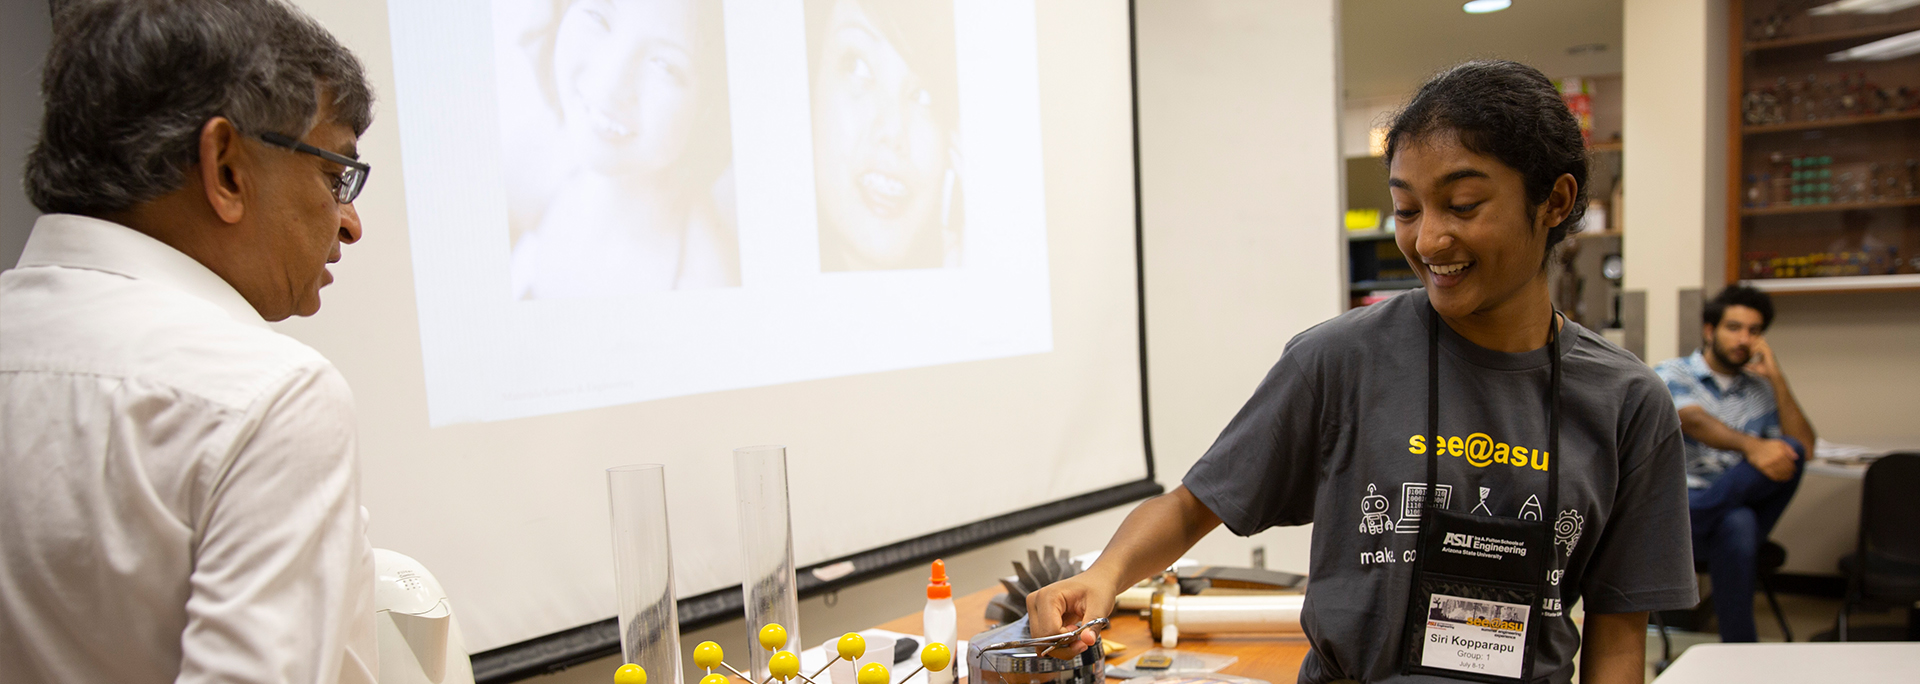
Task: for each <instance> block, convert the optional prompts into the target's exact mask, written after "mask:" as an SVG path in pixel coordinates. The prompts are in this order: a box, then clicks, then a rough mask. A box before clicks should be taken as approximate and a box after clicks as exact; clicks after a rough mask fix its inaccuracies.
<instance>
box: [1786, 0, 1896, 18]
mask: <svg viewBox="0 0 1920 684" xmlns="http://www.w3.org/2000/svg"><path fill="white" fill-rule="evenodd" d="M1916 5H1920V0H1840V1H1839V2H1830V3H1827V4H1825V5H1821V6H1819V7H1815V8H1813V9H1810V10H1807V14H1812V15H1816V16H1818V15H1825V14H1886V13H1888V12H1898V11H1900V10H1903V9H1906V8H1908V7H1913V6H1916Z"/></svg>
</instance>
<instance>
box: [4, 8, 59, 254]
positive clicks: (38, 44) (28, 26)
mask: <svg viewBox="0 0 1920 684" xmlns="http://www.w3.org/2000/svg"><path fill="white" fill-rule="evenodd" d="M52 34H53V25H52V21H51V20H49V19H48V17H47V3H46V0H7V2H4V3H0V269H7V268H13V265H14V263H15V262H18V261H19V260H20V248H21V247H24V246H26V244H27V233H28V232H29V231H30V230H32V228H33V220H34V218H35V217H38V216H39V215H40V212H39V211H38V210H35V209H34V208H33V205H32V204H29V203H28V202H27V195H26V193H25V192H24V191H22V190H21V189H20V170H21V166H22V165H23V164H25V163H26V157H27V149H28V148H29V147H31V146H32V145H33V141H34V139H35V138H37V137H38V136H39V130H40V59H41V57H42V56H44V55H45V54H46V52H47V43H48V42H49V41H50V40H51V38H52Z"/></svg>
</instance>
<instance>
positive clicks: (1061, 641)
mask: <svg viewBox="0 0 1920 684" xmlns="http://www.w3.org/2000/svg"><path fill="white" fill-rule="evenodd" d="M1112 625H1113V623H1112V622H1111V621H1109V620H1108V619H1106V618H1094V619H1092V620H1087V621H1085V622H1082V623H1080V624H1079V625H1078V626H1075V627H1074V628H1073V630H1072V631H1069V632H1062V633H1060V634H1055V635H1053V636H1043V637H1033V638H1031V639H1014V640H1012V641H1002V642H1000V643H997V644H988V645H986V646H983V647H981V648H980V650H981V651H982V652H986V651H1007V650H1012V649H1016V648H1032V647H1037V646H1045V647H1047V648H1046V650H1044V651H1041V654H1042V655H1044V654H1046V653H1048V652H1050V651H1052V650H1054V649H1056V648H1061V647H1064V646H1067V645H1070V644H1072V643H1073V642H1074V641H1076V640H1078V639H1079V638H1080V633H1081V632H1084V631H1087V630H1089V629H1092V630H1102V629H1106V628H1107V627H1110V626H1112Z"/></svg>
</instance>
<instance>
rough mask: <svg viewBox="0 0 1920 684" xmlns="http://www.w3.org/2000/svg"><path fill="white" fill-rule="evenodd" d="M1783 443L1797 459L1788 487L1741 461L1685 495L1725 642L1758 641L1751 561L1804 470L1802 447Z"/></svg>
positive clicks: (1697, 550)
mask: <svg viewBox="0 0 1920 684" xmlns="http://www.w3.org/2000/svg"><path fill="white" fill-rule="evenodd" d="M1782 441H1784V442H1786V443H1787V444H1790V445H1792V446H1793V451H1794V453H1797V454H1799V455H1800V460H1799V461H1798V462H1796V463H1794V467H1793V477H1792V478H1789V479H1788V480H1787V481H1786V482H1774V481H1773V480H1770V479H1767V476H1765V475H1762V474H1760V471H1759V470H1758V469H1755V468H1754V467H1753V464H1751V463H1748V462H1746V461H1741V462H1740V463H1739V464H1737V465H1735V466H1733V467H1732V468H1728V469H1727V470H1726V472H1723V473H1721V474H1720V479H1717V480H1714V481H1713V484H1711V485H1708V486H1707V487H1706V488H1704V489H1689V490H1687V509H1688V514H1689V515H1688V518H1689V519H1690V521H1691V522H1692V527H1693V557H1694V560H1695V561H1704V562H1705V563H1706V565H1707V574H1708V575H1710V576H1711V577H1713V613H1714V616H1715V617H1717V618H1719V620H1720V640H1721V641H1724V642H1751V641H1759V640H1760V635H1759V634H1758V633H1757V632H1756V631H1755V630H1754V626H1753V584H1754V581H1755V579H1757V577H1758V571H1757V569H1756V568H1755V567H1754V557H1755V555H1757V554H1758V553H1759V550H1760V547H1761V546H1762V545H1763V544H1765V543H1766V541H1767V535H1768V534H1769V533H1771V532H1773V525H1774V523H1777V522H1780V513H1781V512H1783V511H1785V510H1787V502H1789V501H1792V500H1793V492H1794V490H1795V489H1798V488H1799V487H1800V474H1801V473H1802V472H1805V471H1806V467H1805V466H1806V459H1807V448H1806V446H1805V445H1802V444H1801V443H1800V442H1799V441H1798V440H1795V439H1793V438H1791V437H1787V438H1784V439H1783V440H1782Z"/></svg>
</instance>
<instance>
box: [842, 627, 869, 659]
mask: <svg viewBox="0 0 1920 684" xmlns="http://www.w3.org/2000/svg"><path fill="white" fill-rule="evenodd" d="M834 649H835V650H836V651H837V652H839V654H840V657H841V658H842V659H845V660H859V659H860V656H863V655H866V654H867V638H866V637H863V636H860V635H858V634H854V633H853V632H847V633H846V635H845V636H842V637H840V641H839V643H836V644H834Z"/></svg>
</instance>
